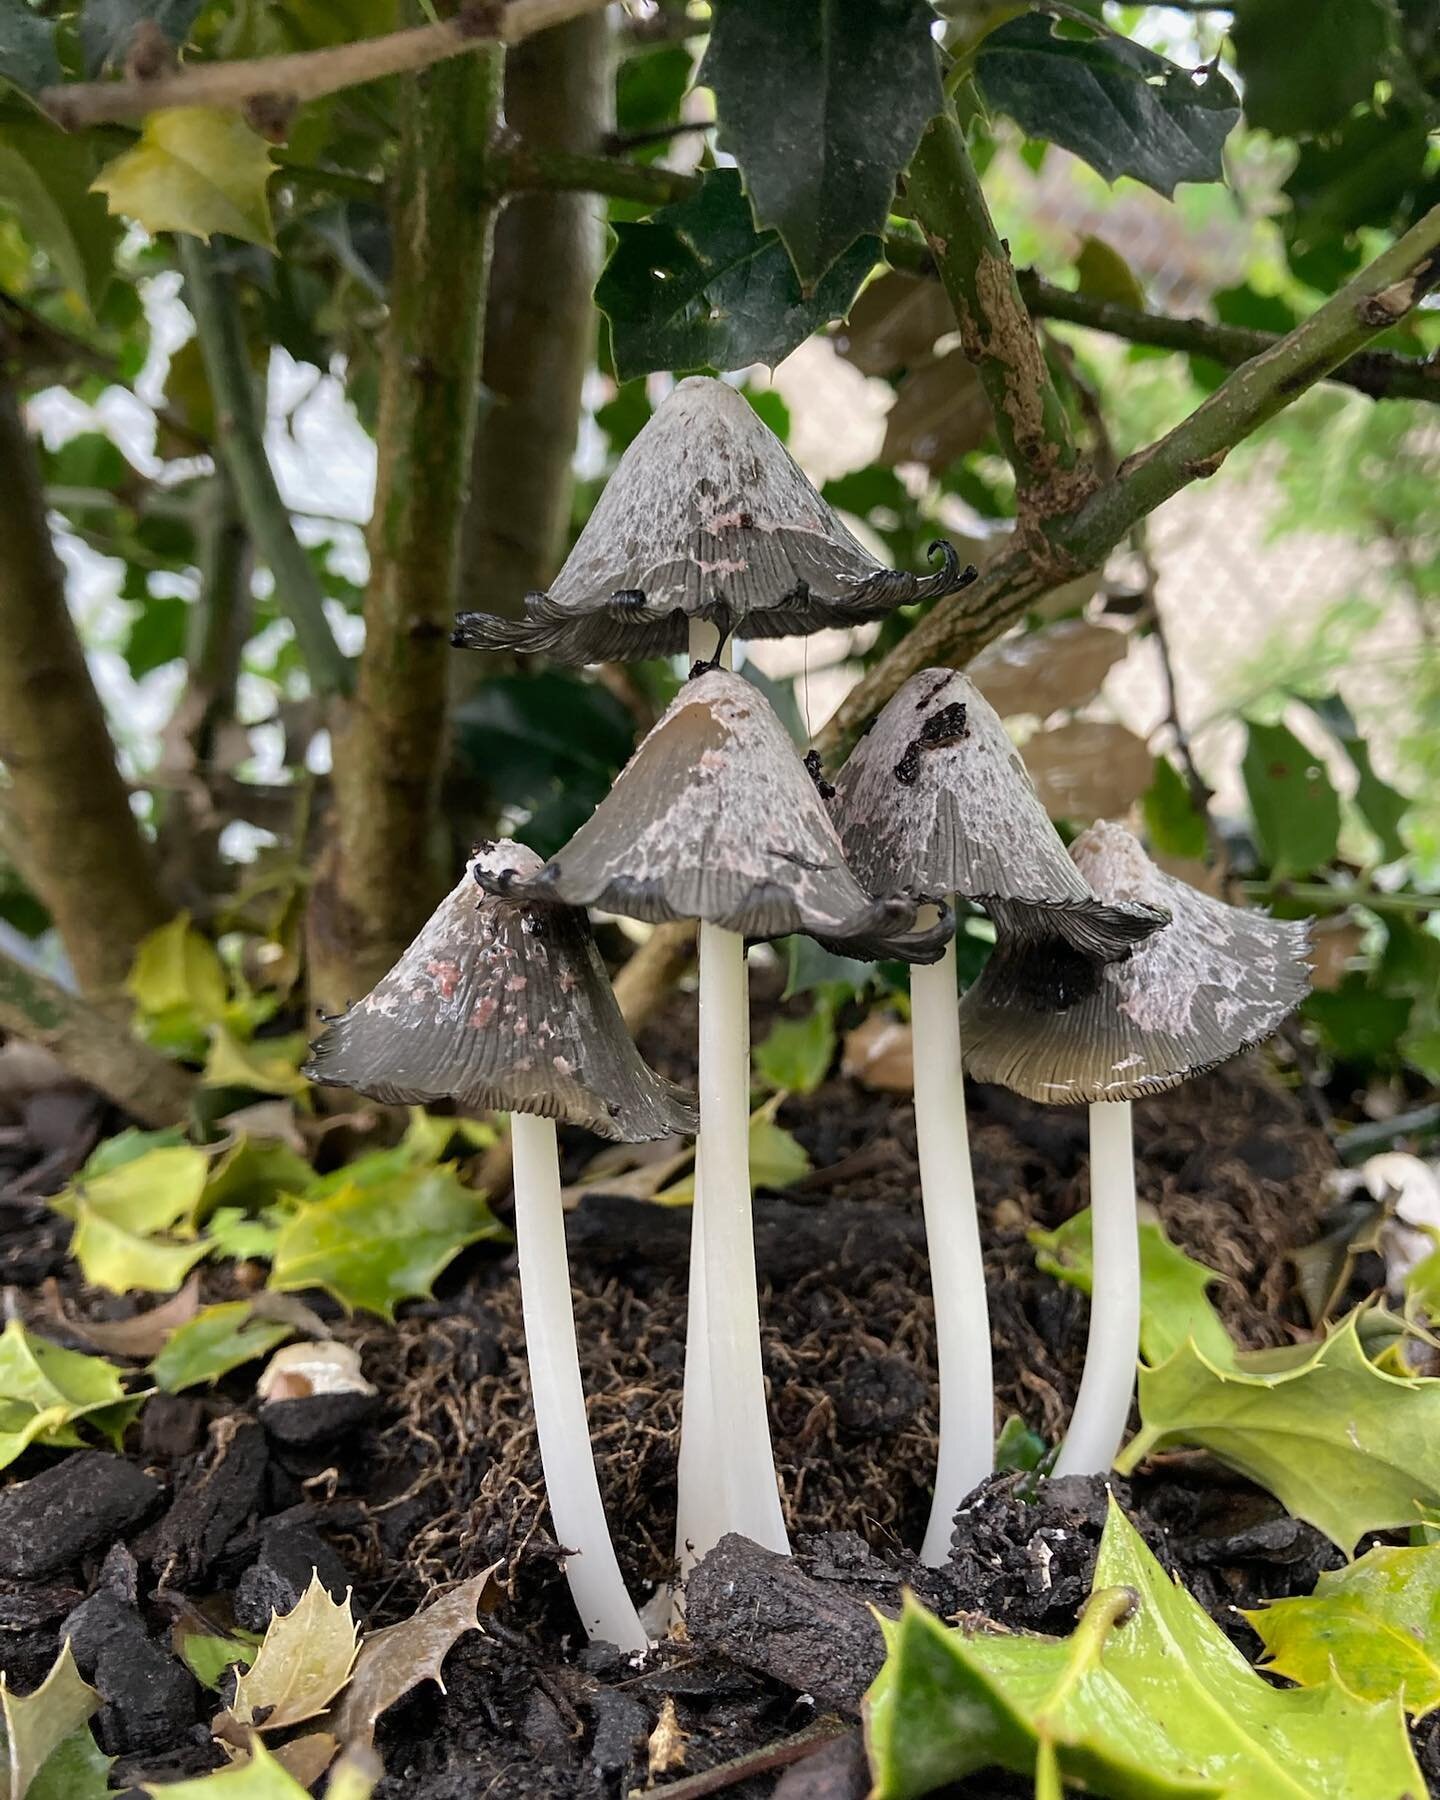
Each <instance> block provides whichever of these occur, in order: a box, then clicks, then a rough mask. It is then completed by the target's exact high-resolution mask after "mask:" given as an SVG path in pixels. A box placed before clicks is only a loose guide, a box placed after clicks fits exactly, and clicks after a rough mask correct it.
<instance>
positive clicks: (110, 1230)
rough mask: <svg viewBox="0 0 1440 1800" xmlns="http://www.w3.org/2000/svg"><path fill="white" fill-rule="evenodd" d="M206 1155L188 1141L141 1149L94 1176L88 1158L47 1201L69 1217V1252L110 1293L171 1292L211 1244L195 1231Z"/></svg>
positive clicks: (206, 1165) (88, 1275)
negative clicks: (71, 1229)
mask: <svg viewBox="0 0 1440 1800" xmlns="http://www.w3.org/2000/svg"><path fill="white" fill-rule="evenodd" d="M208 1167H209V1158H208V1157H207V1156H206V1154H205V1152H204V1151H203V1150H197V1149H195V1148H193V1147H192V1146H190V1145H184V1144H181V1145H167V1146H161V1147H159V1148H157V1149H152V1150H146V1151H144V1152H143V1153H142V1154H141V1155H139V1156H137V1157H134V1158H132V1159H131V1160H129V1161H127V1162H122V1163H120V1164H119V1165H118V1166H116V1167H112V1168H109V1169H107V1170H106V1172H105V1173H103V1174H101V1175H99V1176H96V1177H94V1178H91V1176H90V1175H89V1173H88V1169H89V1165H87V1167H86V1169H82V1170H81V1172H80V1174H79V1175H78V1176H77V1177H76V1179H75V1181H74V1182H73V1183H72V1184H71V1186H70V1187H68V1188H66V1189H65V1190H64V1191H63V1192H62V1193H61V1194H59V1195H57V1197H56V1198H55V1199H54V1200H52V1201H51V1203H50V1204H51V1205H52V1206H53V1207H54V1209H55V1211H56V1212H58V1213H60V1214H61V1215H62V1216H63V1217H65V1218H68V1219H71V1220H73V1222H74V1226H75V1231H74V1235H73V1237H72V1238H71V1240H70V1254H71V1255H72V1256H73V1257H74V1258H75V1260H76V1261H77V1262H78V1263H79V1264H80V1269H81V1272H82V1273H83V1275H84V1276H85V1279H86V1280H87V1281H89V1282H91V1283H93V1284H94V1285H95V1286H96V1287H103V1288H106V1289H108V1291H109V1292H110V1293H112V1294H126V1293H130V1292H132V1291H135V1290H139V1291H142V1292H146V1293H154V1294H170V1293H174V1291H175V1290H176V1288H178V1287H179V1286H180V1284H181V1283H182V1282H183V1281H184V1279H185V1277H186V1276H187V1275H188V1274H189V1273H190V1271H191V1269H192V1268H194V1266H195V1264H196V1263H197V1262H199V1261H200V1259H201V1257H202V1256H204V1255H205V1254H206V1252H207V1251H208V1249H209V1245H208V1243H207V1242H206V1241H205V1240H204V1239H203V1238H200V1237H197V1236H196V1220H197V1216H198V1213H199V1209H200V1205H201V1200H202V1196H203V1194H204V1191H205V1177H206V1172H207V1169H208Z"/></svg>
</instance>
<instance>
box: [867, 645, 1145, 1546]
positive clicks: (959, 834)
mask: <svg viewBox="0 0 1440 1800" xmlns="http://www.w3.org/2000/svg"><path fill="white" fill-rule="evenodd" d="M832 813H833V816H834V819H835V822H836V825H837V827H838V829H839V832H840V841H841V843H842V845H843V846H844V849H845V855H846V859H847V860H848V861H849V863H850V866H851V867H852V868H853V869H854V870H855V872H856V873H857V874H858V875H859V877H860V879H861V880H862V881H863V882H864V883H865V884H866V885H867V886H871V887H873V886H874V884H875V883H876V881H877V879H880V878H882V877H883V879H884V880H885V881H887V882H890V883H893V884H896V885H899V886H901V887H903V888H905V889H906V890H907V891H908V892H910V893H913V894H916V895H919V896H922V897H924V898H926V899H929V900H933V901H940V902H947V903H948V902H949V901H951V900H952V899H953V897H954V896H955V895H956V894H961V895H963V896H964V897H965V898H966V899H967V900H971V901H976V902H978V903H979V904H980V905H982V906H984V907H986V908H988V909H989V910H990V911H991V912H992V914H993V915H994V916H995V918H996V921H997V924H998V927H999V930H1000V932H1001V933H1002V935H1009V934H1010V933H1012V932H1013V931H1015V930H1017V929H1018V930H1021V931H1023V933H1024V936H1025V941H1026V942H1027V943H1028V942H1031V941H1032V940H1034V939H1038V940H1040V941H1042V942H1047V943H1053V944H1054V946H1055V953H1056V959H1057V963H1058V966H1059V968H1060V969H1061V970H1068V969H1069V968H1070V966H1071V964H1072V962H1074V963H1078V964H1079V965H1080V967H1081V968H1083V969H1088V968H1090V967H1091V966H1092V965H1096V964H1100V963H1103V962H1107V961H1110V960H1112V959H1114V958H1119V957H1125V956H1128V955H1129V954H1130V952H1131V950H1132V948H1133V947H1134V945H1135V944H1136V943H1137V942H1138V941H1139V940H1140V939H1142V938H1144V937H1146V936H1147V935H1148V934H1149V933H1151V932H1153V931H1154V930H1155V929H1156V928H1157V927H1158V926H1159V925H1160V924H1162V923H1163V921H1164V919H1165V918H1166V917H1167V915H1166V914H1165V913H1164V912H1163V911H1159V910H1156V909H1154V908H1151V907H1147V906H1135V905H1130V904H1124V905H1118V906H1117V905H1108V904H1106V903H1105V902H1103V901H1100V900H1098V899H1097V898H1096V897H1095V895H1094V893H1092V891H1091V890H1090V888H1089V887H1088V886H1087V885H1086V883H1085V881H1084V879H1083V877H1082V876H1081V874H1080V871H1079V870H1078V869H1077V868H1076V866H1075V864H1074V863H1073V862H1072V861H1071V860H1070V858H1069V857H1068V856H1067V855H1066V853H1065V846H1064V845H1063V844H1062V842H1061V841H1060V838H1059V837H1058V835H1057V834H1056V831H1055V827H1054V826H1053V825H1052V824H1051V822H1050V819H1049V817H1048V816H1047V814H1046V812H1045V809H1044V807H1043V806H1042V805H1041V804H1040V801H1039V798H1038V797H1037V795H1036V793H1035V788H1034V785H1033V783H1032V782H1031V780H1030V776H1029V774H1028V773H1027V771H1026V768H1025V765H1024V763H1023V762H1022V761H1021V759H1020V755H1019V752H1018V751H1017V750H1016V749H1015V746H1014V745H1013V744H1012V743H1011V741H1010V738H1009V736H1008V734H1007V733H1006V730H1005V727H1004V725H1002V724H1001V722H1000V717H999V715H998V714H997V713H996V711H995V709H994V708H993V707H992V706H991V705H990V703H989V701H987V700H986V699H985V697H984V696H983V695H982V694H981V693H980V691H979V689H978V688H977V687H976V686H975V684H974V683H973V682H972V681H970V680H969V679H968V678H967V677H966V676H964V675H961V674H959V673H957V672H956V671H955V670H953V669H922V670H921V671H920V672H919V673H918V674H916V675H912V676H911V678H910V679H909V681H907V682H906V683H905V685H904V686H903V687H902V688H900V690H899V691H898V692H897V693H896V694H895V696H894V698H893V699H892V700H891V701H890V703H889V704H888V705H887V706H886V708H885V710H884V711H883V712H882V713H881V714H880V716H879V718H878V719H877V720H876V721H875V724H874V726H873V728H872V729H871V731H870V732H869V734H868V735H867V736H866V737H864V738H862V739H861V741H860V743H859V744H858V745H857V746H856V748H855V750H854V751H853V752H852V754H851V756H850V759H849V761H848V762H847V763H846V764H845V766H844V768H843V769H842V770H841V771H840V774H839V775H838V777H837V778H836V782H835V798H834V802H833V806H832ZM910 999H911V1023H912V1027H913V1031H914V1058H915V1136H916V1142H917V1147H918V1150H919V1156H920V1188H921V1199H922V1204H923V1206H924V1212H925V1235H926V1240H927V1244H928V1248H929V1255H930V1268H931V1283H932V1287H933V1289H934V1295H935V1338H936V1356H937V1361H938V1363H939V1373H940V1443H939V1452H938V1458H937V1466H936V1472H935V1492H934V1498H933V1501H932V1505H931V1511H930V1521H929V1524H928V1526H927V1528H926V1532H925V1539H924V1543H923V1546H922V1548H921V1556H922V1558H923V1559H924V1560H925V1561H926V1562H927V1563H929V1564H931V1565H932V1566H938V1565H940V1564H942V1563H943V1562H945V1561H946V1559H947V1558H948V1556H949V1554H950V1537H951V1532H952V1530H953V1528H954V1520H955V1513H956V1511H957V1509H958V1508H959V1506H960V1503H961V1501H962V1500H963V1499H964V1497H965V1496H966V1494H968V1493H969V1492H970V1490H971V1489H972V1488H973V1487H975V1486H976V1484H977V1483H978V1482H980V1481H981V1480H983V1479H984V1477H985V1476H986V1475H988V1474H989V1473H990V1471H991V1469H992V1468H993V1467H994V1459H995V1414H994V1389H993V1381H992V1374H991V1353H990V1320H989V1309H988V1305H987V1299H986V1292H985V1265H984V1260H983V1257H982V1254H981V1247H980V1226H979V1219H978V1216H977V1213H976V1206H975V1183H974V1176H973V1174H972V1171H971V1165H970V1144H969V1136H968V1132H967V1130H966V1120H965V1083H964V1076H963V1072H962V1056H961V1041H960V1016H959V1011H958V995H957V983H956V966H955V949H954V943H953V940H952V942H951V943H950V945H948V946H947V948H946V952H945V955H944V957H943V958H942V959H941V960H940V961H939V962H936V963H934V964H932V965H931V966H929V967H927V968H922V967H916V968H915V969H914V970H913V971H912V974H911V980H910Z"/></svg>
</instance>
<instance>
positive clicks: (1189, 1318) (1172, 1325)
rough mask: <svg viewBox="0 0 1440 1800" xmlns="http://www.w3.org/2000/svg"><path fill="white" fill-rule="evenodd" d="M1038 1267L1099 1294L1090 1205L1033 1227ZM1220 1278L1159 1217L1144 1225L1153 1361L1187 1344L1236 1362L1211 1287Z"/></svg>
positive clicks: (1143, 1314) (1223, 1364)
mask: <svg viewBox="0 0 1440 1800" xmlns="http://www.w3.org/2000/svg"><path fill="white" fill-rule="evenodd" d="M1029 1236H1030V1242H1031V1243H1032V1244H1033V1245H1034V1246H1035V1262H1036V1265H1037V1266H1038V1267H1039V1268H1041V1269H1043V1270H1044V1272H1045V1273H1046V1274H1047V1275H1053V1276H1054V1277H1055V1278H1056V1280H1057V1281H1065V1282H1068V1283H1069V1284H1070V1286H1071V1287H1077V1288H1079V1289H1080V1291H1081V1293H1082V1294H1089V1293H1093V1292H1094V1287H1095V1264H1094V1258H1093V1247H1092V1221H1091V1214H1090V1208H1089V1207H1088V1206H1087V1207H1086V1208H1085V1210H1084V1212H1079V1213H1076V1214H1075V1216H1074V1217H1073V1218H1070V1219H1067V1220H1066V1221H1065V1223H1064V1224H1063V1225H1061V1226H1060V1227H1059V1229H1058V1230H1055V1231H1032V1232H1031V1233H1030V1234H1029ZM1219 1279H1220V1277H1219V1276H1218V1275H1217V1274H1216V1273H1215V1271H1214V1269H1207V1268H1206V1267H1205V1265H1204V1263H1200V1262H1196V1261H1195V1260H1194V1258H1193V1257H1189V1256H1187V1255H1186V1254H1185V1252H1184V1251H1183V1250H1182V1249H1181V1248H1180V1246H1179V1245H1178V1244H1176V1243H1172V1241H1171V1240H1170V1239H1169V1238H1168V1237H1167V1236H1166V1235H1165V1228H1164V1226H1163V1225H1161V1223H1160V1222H1159V1220H1158V1219H1146V1220H1144V1221H1143V1222H1142V1224H1141V1226H1140V1354H1141V1355H1142V1356H1143V1357H1144V1358H1145V1360H1146V1362H1148V1363H1152V1364H1158V1363H1163V1362H1166V1361H1168V1360H1169V1358H1170V1357H1172V1356H1173V1355H1174V1354H1175V1352H1176V1351H1177V1350H1179V1349H1180V1348H1181V1346H1182V1345H1184V1344H1185V1343H1187V1342H1192V1343H1194V1344H1195V1346H1196V1348H1197V1349H1198V1350H1199V1351H1200V1352H1201V1354H1202V1355H1204V1356H1205V1357H1206V1358H1207V1359H1208V1360H1209V1361H1210V1362H1211V1363H1212V1364H1213V1365H1214V1367H1216V1368H1218V1369H1224V1368H1229V1367H1230V1366H1231V1365H1232V1364H1233V1362H1234V1360H1235V1346H1234V1344H1233V1343H1232V1342H1231V1338H1230V1334H1229V1332H1228V1331H1226V1329H1225V1324H1224V1321H1223V1320H1222V1319H1221V1317H1220V1315H1219V1313H1217V1312H1216V1310H1215V1308H1214V1307H1213V1306H1212V1305H1211V1303H1210V1299H1209V1295H1208V1293H1207V1289H1208V1288H1209V1286H1210V1283H1211V1282H1212V1281H1218V1280H1219Z"/></svg>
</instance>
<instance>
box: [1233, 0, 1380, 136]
mask: <svg viewBox="0 0 1440 1800" xmlns="http://www.w3.org/2000/svg"><path fill="white" fill-rule="evenodd" d="M1393 18H1394V13H1393V9H1392V8H1391V7H1390V6H1389V5H1388V4H1387V3H1386V0H1237V4H1236V7H1235V24H1234V27H1233V30H1232V37H1233V39H1234V43H1235V55H1236V58H1237V60H1238V63H1239V69H1240V78H1241V80H1242V81H1243V82H1244V84H1245V111H1246V116H1247V117H1248V118H1249V120H1250V122H1251V124H1252V125H1259V126H1261V127H1262V128H1263V129H1264V130H1266V131H1274V132H1281V133H1289V134H1292V135H1293V134H1295V133H1297V132H1298V133H1304V132H1315V131H1325V130H1327V129H1328V128H1329V127H1330V126H1332V125H1338V124H1339V123H1340V122H1341V120H1342V119H1343V118H1344V117H1345V115H1346V114H1347V113H1348V112H1349V111H1350V108H1351V107H1352V106H1354V105H1355V103H1356V102H1357V101H1360V100H1367V99H1368V98H1369V97H1370V93H1371V90H1372V89H1373V88H1374V86H1375V81H1376V78H1377V76H1378V75H1379V73H1380V68H1381V63H1382V59H1383V58H1384V56H1385V54H1386V51H1387V50H1388V49H1389V48H1390V45H1391V41H1392V36H1391V34H1392V26H1393Z"/></svg>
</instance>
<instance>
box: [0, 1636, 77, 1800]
mask: <svg viewBox="0 0 1440 1800" xmlns="http://www.w3.org/2000/svg"><path fill="white" fill-rule="evenodd" d="M99 1710H100V1696H99V1694H97V1693H96V1692H95V1690H94V1688H92V1687H91V1686H89V1684H88V1683H86V1682H84V1681H82V1680H81V1679H80V1671H79V1670H78V1669H77V1668H76V1667H75V1658H74V1657H73V1656H72V1655H71V1654H70V1645H69V1642H68V1641H67V1642H66V1643H65V1644H64V1645H63V1646H62V1648H61V1651H60V1654H59V1656H57V1657H56V1659H55V1661H54V1664H53V1665H52V1666H51V1669H50V1672H49V1674H48V1675H47V1676H46V1677H45V1679H44V1681H42V1682H41V1683H40V1685H39V1687H38V1688H36V1690H35V1692H34V1693H33V1694H23V1695H22V1694H16V1693H12V1692H11V1690H10V1688H9V1687H8V1686H7V1684H6V1680H5V1677H4V1675H3V1674H0V1722H3V1724H4V1741H3V1743H0V1758H3V1760H0V1772H3V1774H4V1776H5V1781H6V1790H5V1796H4V1800H25V1796H26V1795H27V1794H28V1793H30V1791H31V1788H32V1784H33V1783H34V1782H35V1780H36V1778H37V1776H39V1775H40V1773H41V1772H42V1770H43V1769H44V1767H45V1764H46V1763H47V1762H48V1761H49V1760H50V1758H51V1756H52V1755H53V1754H54V1753H55V1751H57V1750H58V1749H59V1747H60V1746H61V1744H63V1743H64V1742H65V1740H66V1739H67V1738H69V1737H70V1736H71V1735H72V1734H74V1733H75V1732H78V1731H80V1730H81V1729H83V1727H84V1725H85V1724H86V1722H87V1720H89V1719H90V1717H91V1716H92V1715H93V1714H94V1713H96V1712H98V1711H99ZM87 1735H88V1734H87Z"/></svg>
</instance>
